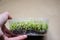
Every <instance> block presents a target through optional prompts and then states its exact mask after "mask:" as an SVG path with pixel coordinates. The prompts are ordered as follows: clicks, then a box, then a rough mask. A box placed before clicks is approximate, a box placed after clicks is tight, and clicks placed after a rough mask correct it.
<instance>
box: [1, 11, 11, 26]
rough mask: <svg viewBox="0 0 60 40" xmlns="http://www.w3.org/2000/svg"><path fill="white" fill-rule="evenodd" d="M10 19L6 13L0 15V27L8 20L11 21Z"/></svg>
mask: <svg viewBox="0 0 60 40" xmlns="http://www.w3.org/2000/svg"><path fill="white" fill-rule="evenodd" d="M11 18H12V17H11V16H10V15H9V13H8V12H4V13H2V14H0V26H1V25H3V24H4V23H5V22H6V21H7V20H8V19H11Z"/></svg>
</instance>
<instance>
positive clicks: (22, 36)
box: [10, 35, 27, 40]
mask: <svg viewBox="0 0 60 40" xmlns="http://www.w3.org/2000/svg"><path fill="white" fill-rule="evenodd" d="M25 38H27V35H20V36H17V37H13V38H10V40H22V39H25Z"/></svg>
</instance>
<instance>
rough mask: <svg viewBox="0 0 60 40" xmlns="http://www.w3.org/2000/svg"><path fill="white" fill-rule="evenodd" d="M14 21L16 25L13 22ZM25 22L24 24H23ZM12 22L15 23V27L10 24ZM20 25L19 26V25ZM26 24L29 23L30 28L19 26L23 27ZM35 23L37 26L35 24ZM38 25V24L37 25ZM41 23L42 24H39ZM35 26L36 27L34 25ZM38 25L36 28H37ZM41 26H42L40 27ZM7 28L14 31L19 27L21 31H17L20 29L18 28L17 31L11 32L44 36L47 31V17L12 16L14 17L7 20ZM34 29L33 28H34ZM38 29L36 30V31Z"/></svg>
mask: <svg viewBox="0 0 60 40" xmlns="http://www.w3.org/2000/svg"><path fill="white" fill-rule="evenodd" d="M28 22H29V23H30V24H29V23H28ZM14 23H16V25H17V27H16V25H15V24H14ZM21 23H22V24H21ZM24 23H25V24H24ZM12 24H14V25H15V27H13V26H12ZM20 24H21V25H22V26H21V25H20ZM26 25H28V26H27V27H29V25H30V27H31V28H30V27H29V28H30V29H29V28H26V27H25V29H24V28H23V29H21V28H20V27H24V26H26ZM36 25H37V26H36ZM39 25H40V26H39ZM41 25H42V26H41ZM32 26H33V28H32ZM34 26H36V27H34ZM37 27H38V28H37ZM41 27H42V28H41ZM7 28H8V29H9V30H10V31H11V32H13V31H14V30H15V32H16V31H17V30H18V29H19V28H20V29H21V30H23V31H22V32H20V33H19V31H21V30H18V32H17V33H15V32H13V33H14V34H16V35H17V34H20V35H23V34H26V35H30V36H45V35H46V33H47V31H48V19H47V18H14V19H11V20H9V21H8V22H7ZM14 28H15V29H14ZM34 28H35V29H36V30H35V29H34ZM39 28H41V29H40V30H38V29H39ZM27 30H28V32H27ZM37 30H38V31H37Z"/></svg>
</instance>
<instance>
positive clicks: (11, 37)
mask: <svg viewBox="0 0 60 40" xmlns="http://www.w3.org/2000/svg"><path fill="white" fill-rule="evenodd" d="M11 18H12V17H11V16H10V15H9V13H8V12H4V13H2V14H1V15H0V28H1V29H2V31H3V37H4V39H5V40H22V39H25V38H27V35H20V36H17V37H15V36H16V35H15V34H13V33H11V32H10V31H9V30H8V29H7V28H6V27H5V23H6V22H7V20H8V19H11ZM0 35H2V34H0Z"/></svg>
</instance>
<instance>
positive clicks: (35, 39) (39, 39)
mask: <svg viewBox="0 0 60 40" xmlns="http://www.w3.org/2000/svg"><path fill="white" fill-rule="evenodd" d="M25 40H44V36H28V37H27V38H26V39H25Z"/></svg>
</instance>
